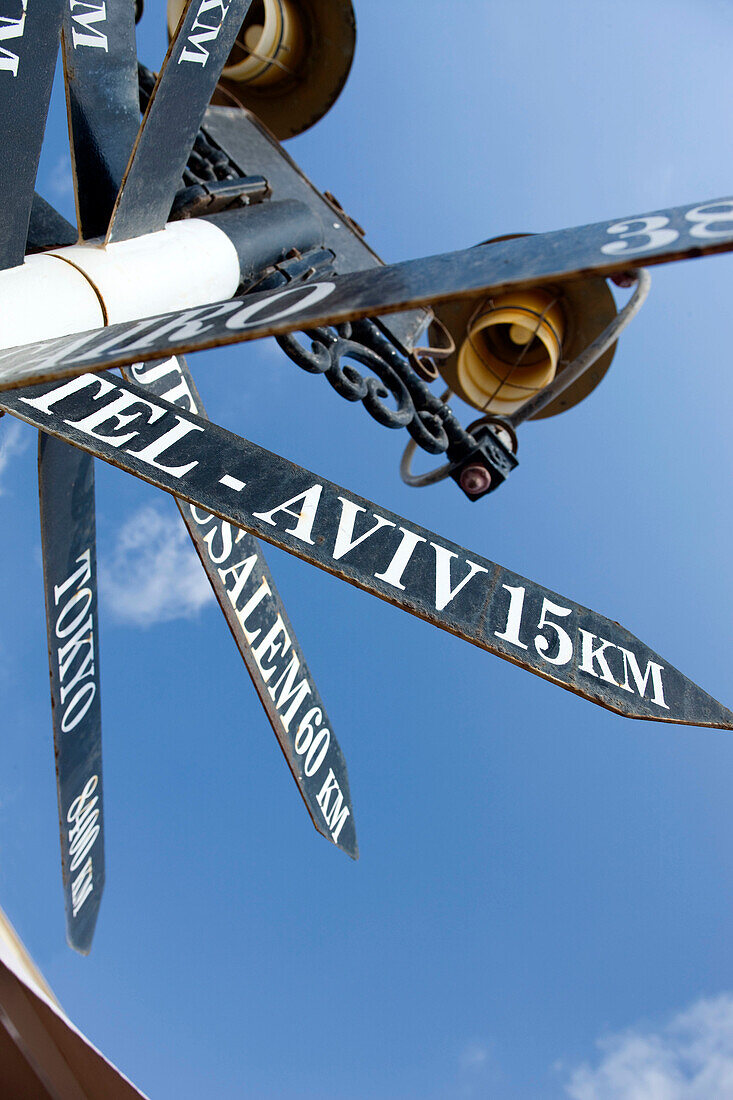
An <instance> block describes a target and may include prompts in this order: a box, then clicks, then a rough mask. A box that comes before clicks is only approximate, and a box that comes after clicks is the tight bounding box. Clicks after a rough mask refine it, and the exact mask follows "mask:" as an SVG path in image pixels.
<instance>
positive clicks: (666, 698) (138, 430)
mask: <svg viewBox="0 0 733 1100" xmlns="http://www.w3.org/2000/svg"><path fill="white" fill-rule="evenodd" d="M3 407H4V408H5V409H6V410H7V411H8V412H11V413H13V415H15V416H18V417H19V418H20V419H22V420H25V421H27V422H29V423H31V424H34V425H36V426H37V427H39V428H42V429H43V430H44V431H46V432H49V433H51V434H53V435H58V436H59V437H60V438H63V439H65V440H66V441H67V442H69V443H73V444H74V445H76V446H78V447H81V448H82V449H83V450H87V451H89V452H90V453H92V454H94V455H96V456H97V457H99V458H102V459H104V460H105V461H107V462H111V463H112V464H113V465H115V466H118V467H120V468H121V469H123V470H126V471H127V472H128V473H131V474H134V475H135V476H137V477H140V478H142V479H143V480H145V481H148V482H150V483H152V484H154V485H156V486H158V487H159V488H161V489H164V490H165V491H167V492H169V493H172V494H173V495H174V496H176V497H179V498H181V499H182V500H185V501H187V502H188V503H189V504H191V505H194V508H192V509H191V514H192V515H193V517H194V519H196V517H197V515H200V513H198V511H197V509H198V508H202V509H205V510H206V512H207V513H209V514H211V515H215V516H218V517H220V518H221V519H223V520H226V521H227V522H228V523H231V524H233V525H235V526H236V527H239V528H243V529H244V530H246V531H249V532H250V533H252V534H254V535H257V536H258V537H259V538H262V539H264V540H266V541H268V542H272V543H273V544H274V545H276V546H279V547H281V548H282V549H283V550H287V551H288V552H289V553H291V554H294V555H296V556H297V557H300V558H303V559H304V560H305V561H307V562H310V563H311V564H312V565H316V566H318V567H319V568H321V569H324V570H326V571H327V572H329V573H332V574H334V575H335V576H337V577H339V578H341V579H342V580H345V581H348V582H349V583H350V584H354V585H356V586H357V587H359V588H362V589H364V590H365V591H367V592H370V593H372V595H375V596H378V597H379V598H380V599H383V600H386V601H388V602H389V603H393V604H395V605H396V606H398V607H401V608H402V609H403V610H405V611H408V612H410V613H411V614H413V615H416V616H417V617H419V618H422V619H425V620H426V621H427V622H431V623H433V624H434V625H435V626H438V627H440V628H441V629H443V630H447V631H449V632H451V633H453V634H456V635H458V636H459V637H461V638H464V639H465V640H466V641H469V642H472V643H473V644H474V645H477V646H479V647H480V648H482V649H485V650H487V651H488V652H490V653H494V654H496V655H497V656H499V657H503V658H504V659H505V660H508V661H512V662H513V663H514V664H517V665H519V666H521V667H522V668H524V669H526V670H527V671H529V672H533V673H535V674H536V675H538V676H541V677H543V678H544V679H546V680H550V681H551V682H552V683H555V684H558V685H559V686H560V687H564V688H566V689H567V690H569V691H572V692H574V693H576V694H577V695H581V696H582V697H583V698H585V699H588V700H590V701H591V702H594V703H597V704H598V705H600V706H603V707H606V708H607V709H609V710H612V711H615V712H616V713H618V714H622V715H625V716H627V717H630V718H646V719H652V720H655V721H661V722H675V723H684V724H689V725H699V726H712V727H718V728H722V729H733V714H732V713H731V711H729V710H728V709H727V708H726V707H723V706H722V705H721V704H720V703H718V702H717V701H716V700H715V699H713V698H712V697H711V696H710V695H708V694H707V693H706V692H704V691H703V690H702V689H701V688H699V687H698V686H697V685H696V684H694V683H693V682H692V681H691V680H689V679H687V677H685V676H684V675H683V674H682V673H681V672H679V671H678V670H677V669H676V668H674V667H673V666H672V665H670V664H669V663H668V662H667V661H665V660H664V659H663V658H662V657H660V656H659V655H658V654H657V653H655V652H654V651H653V650H651V649H649V647H648V646H646V645H645V644H644V643H643V642H641V641H640V640H639V639H638V638H636V637H635V636H634V635H633V634H631V633H630V631H628V630H626V629H625V628H624V627H622V626H620V625H619V624H618V623H616V622H613V621H611V620H610V619H607V618H605V617H604V616H602V615H598V614H597V613H596V612H594V611H590V610H589V609H588V608H585V607H582V606H580V605H578V604H576V603H574V602H573V601H571V600H568V599H566V598H565V597H563V596H560V595H558V594H557V593H555V592H552V591H550V590H548V589H545V588H543V587H542V586H540V585H538V584H535V583H534V582H533V581H529V580H526V579H525V578H523V577H520V576H518V575H517V574H515V573H512V572H511V571H510V570H508V569H504V568H503V567H502V566H500V565H497V564H495V563H494V562H492V561H489V560H487V559H485V558H483V557H480V556H479V555H477V554H475V553H473V552H470V551H466V550H464V549H463V548H462V547H460V546H457V545H456V544H455V543H452V542H450V541H449V540H447V539H444V538H442V537H440V536H438V535H435V534H433V533H432V532H430V531H427V530H425V529H423V528H422V527H419V526H417V525H416V524H413V523H409V522H407V521H406V520H404V519H403V518H402V517H401V516H398V515H395V514H393V513H390V512H388V511H386V510H385V509H383V508H380V507H378V506H375V505H373V504H372V503H371V502H370V501H368V500H364V499H363V498H361V497H358V496H356V495H355V494H353V493H351V492H349V491H348V490H345V489H342V488H340V487H339V486H337V485H334V484H333V483H331V482H328V481H326V480H324V479H323V478H319V477H317V476H316V475H315V474H312V473H310V472H309V471H308V470H304V469H302V468H301V467H299V466H296V465H294V464H293V463H292V462H289V461H287V460H286V459H284V458H281V457H279V456H278V455H274V454H271V453H270V452H268V451H266V450H264V449H263V448H261V447H258V446H257V445H255V444H253V443H251V442H248V441H247V440H244V439H241V438H240V437H238V436H236V435H234V434H232V433H231V432H228V431H225V430H224V429H223V428H221V427H218V426H217V425H215V424H212V423H210V422H209V421H206V420H204V419H202V418H201V417H198V416H195V415H193V414H190V413H186V412H184V411H183V410H181V409H179V408H177V407H176V406H174V405H171V404H169V403H168V402H166V401H163V400H161V399H159V398H156V399H154V400H151V399H150V397H149V396H148V395H147V394H146V393H145V392H144V391H143V390H141V389H139V388H138V387H137V386H134V385H132V384H130V383H129V382H127V381H121V380H119V379H117V378H115V377H113V376H110V375H107V374H100V375H93V374H86V375H80V376H78V377H76V378H73V379H70V380H69V381H66V382H62V383H44V384H41V385H38V386H35V387H33V388H31V389H26V390H24V391H23V392H22V394H21V393H15V392H12V391H10V392H8V393H6V394H4V395H3ZM201 522H206V523H208V522H210V520H209V516H208V515H207V516H206V517H205V518H204V519H202V520H201ZM252 567H253V565H252V562H251V561H250V560H249V559H248V558H247V557H243V558H242V560H241V561H238V562H235V563H234V564H232V566H231V567H230V568H228V569H227V571H226V576H223V577H222V582H223V584H224V585H225V588H226V592H227V597H228V599H229V601H230V603H231V605H232V609H233V611H234V614H235V615H236V617H237V619H238V621H239V622H240V624H241V626H242V629H243V630H244V632H245V634H246V633H247V631H249V632H250V635H251V637H250V644H252V645H253V646H255V647H256V649H255V655H256V659H257V661H258V664H259V666H260V668H261V670H262V675H263V678H264V679H265V680H266V681H267V682H268V683H271V684H272V685H273V686H276V685H281V688H280V690H281V691H284V690H285V687H283V686H282V685H285V686H286V687H288V692H289V693H290V692H291V691H292V690H293V684H292V683H290V684H289V686H288V682H287V680H286V674H287V667H288V662H289V656H288V643H289V639H288V635H287V630H286V628H285V627H284V624H283V623H280V622H278V621H277V620H276V621H275V622H274V623H272V624H270V625H269V628H268V627H267V626H266V625H262V626H255V625H254V619H250V616H254V613H255V611H256V608H257V606H258V604H259V603H260V601H261V600H262V599H263V598H264V595H265V593H264V590H262V588H261V587H260V589H257V590H256V591H255V592H253V593H250V592H249V590H248V589H247V583H248V579H249V576H250V572H251V570H252ZM276 695H277V691H276ZM273 698H274V701H275V704H276V706H279V701H278V698H277V697H273ZM306 710H308V711H309V713H308V714H307V713H306ZM288 718H289V725H291V726H292V728H293V729H294V730H295V736H294V750H295V755H296V756H299V757H300V759H301V761H302V757H303V755H304V754H306V755H307V752H308V751H309V749H310V748H311V747H312V745H313V744H314V739H315V738H316V737H317V736H318V729H319V725H320V723H319V721H318V718H317V716H316V715H314V714H312V713H310V709H309V708H308V707H307V704H306V703H305V701H304V702H303V705H302V706H301V707H300V708H298V707H296V708H294V710H293V713H292V714H290V712H289V711H288ZM319 778H321V777H320V774H319ZM323 780H324V785H322V787H321V790H320V794H319V795H317V797H318V798H320V797H322V798H323V801H324V805H325V809H324V813H325V815H326V816H327V817H328V818H329V820H330V815H331V814H332V810H333V806H335V805H336V804H337V801H338V794H337V792H336V790H335V786H334V785H333V783H332V786H331V787H329V785H328V780H329V776H326V775H324V776H323ZM334 782H336V777H335V775H334ZM341 805H342V807H343V805H344V802H343V798H342V802H341Z"/></svg>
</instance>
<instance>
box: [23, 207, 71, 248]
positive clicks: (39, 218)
mask: <svg viewBox="0 0 733 1100" xmlns="http://www.w3.org/2000/svg"><path fill="white" fill-rule="evenodd" d="M76 239H77V232H76V229H75V228H74V226H73V225H72V224H71V223H70V222H67V220H66V218H64V217H62V216H61V214H59V213H58V211H57V210H54V208H53V207H52V206H51V204H50V203H48V202H46V200H45V199H44V198H42V197H41V196H40V195H39V194H38V192H36V193H35V194H34V196H33V205H32V207H31V217H30V222H29V223H28V237H27V240H26V245H25V250H26V252H27V253H28V252H45V251H46V249H48V248H63V247H64V246H65V245H69V244H76Z"/></svg>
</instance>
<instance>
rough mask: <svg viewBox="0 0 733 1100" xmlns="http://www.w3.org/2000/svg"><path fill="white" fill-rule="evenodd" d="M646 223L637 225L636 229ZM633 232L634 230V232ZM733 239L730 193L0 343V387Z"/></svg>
mask: <svg viewBox="0 0 733 1100" xmlns="http://www.w3.org/2000/svg"><path fill="white" fill-rule="evenodd" d="M641 226H645V227H646V228H645V229H643V230H642V229H641V228H640V227H641ZM637 238H638V239H637ZM731 249H733V199H718V200H713V201H710V202H707V203H702V204H694V205H690V206H682V207H676V208H674V209H671V210H666V211H663V212H661V213H658V214H651V215H643V216H642V217H638V218H626V219H624V220H615V221H611V222H599V223H597V224H595V225H589V226H581V227H579V228H576V229H564V230H560V231H558V232H555V233H544V234H538V235H536V236H534V237H521V238H515V239H514V240H507V241H499V242H495V243H493V244H488V245H480V246H478V247H476V248H469V249H465V250H463V251H461V252H447V253H444V254H443V255H440V256H432V257H428V258H426V259H422V260H408V261H406V262H404V263H400V264H392V265H390V266H388V267H381V268H374V269H373V270H371V271H359V272H354V273H352V274H347V275H335V276H334V277H333V278H332V279H329V280H318V281H316V282H310V283H302V284H298V285H297V286H293V287H285V288H284V289H282V290H274V291H269V292H264V293H261V294H248V295H247V296H246V297H245V298H233V299H231V300H230V301H228V302H218V303H215V304H213V305H209V306H200V307H197V308H195V309H186V310H180V311H178V312H175V313H168V314H164V315H163V316H161V317H152V318H148V319H147V320H144V321H129V322H124V323H123V324H119V325H111V326H109V328H104V329H95V330H93V331H92V332H89V333H86V334H82V335H72V336H63V337H59V338H58V339H54V340H48V341H44V342H42V343H38V344H27V345H24V346H23V347H22V348H11V349H7V350H5V351H3V352H0V389H3V390H4V389H8V388H11V387H13V386H23V385H29V384H34V383H35V382H37V381H45V380H51V379H55V378H56V379H57V378H63V377H68V376H71V375H74V374H80V373H82V372H84V371H89V370H104V369H105V368H106V367H113V366H125V365H128V364H130V363H135V362H137V361H139V360H140V359H156V358H167V357H168V356H170V355H174V354H175V355H181V354H185V353H186V352H189V351H198V350H200V349H202V348H210V347H217V346H219V345H223V344H236V343H240V342H241V341H243V340H255V339H258V338H259V337H261V336H269V335H279V334H280V333H285V332H292V331H295V330H298V329H309V328H315V327H318V326H321V325H330V324H337V323H342V322H345V321H350V320H354V319H358V318H362V317H370V316H378V315H379V314H380V313H383V312H387V311H398V310H401V309H404V308H407V307H411V306H414V305H425V304H429V303H430V302H436V301H438V300H441V299H450V298H461V297H470V296H472V295H473V296H477V297H478V296H483V295H486V294H488V293H490V292H492V293H493V292H498V291H503V290H506V289H509V288H511V287H518V286H532V285H535V284H537V283H538V282H542V281H543V280H547V279H552V280H558V281H559V280H562V279H565V278H577V276H578V275H582V274H583V273H584V272H593V273H596V274H603V275H611V274H613V273H614V272H617V271H625V270H628V269H629V268H632V267H640V266H643V267H650V266H651V265H652V264H661V263H670V262H671V261H674V260H683V259H691V258H693V257H696V256H702V255H707V254H712V253H716V252H728V251H730V250H731Z"/></svg>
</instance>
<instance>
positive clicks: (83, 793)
mask: <svg viewBox="0 0 733 1100" xmlns="http://www.w3.org/2000/svg"><path fill="white" fill-rule="evenodd" d="M38 444H39V447H38V482H39V490H40V501H41V543H42V547H43V575H44V581H45V591H46V624H47V630H48V657H49V668H50V671H51V705H52V713H53V734H54V747H55V751H56V777H57V783H56V787H57V794H58V803H59V819H60V824H61V865H62V870H63V878H64V897H65V902H66V936H67V939H68V941H69V943H70V945H71V946H72V947H73V948H74V949H75V950H76V951H80V952H81V953H82V954H85V955H86V954H87V953H88V951H89V949H90V947H91V944H92V936H93V934H94V926H95V924H96V921H97V915H98V912H99V905H100V902H101V900H102V890H103V887H104V817H103V799H102V715H101V706H100V691H99V631H98V629H97V627H98V620H97V552H96V536H95V522H94V462H93V460H92V459H91V458H90V456H89V455H88V454H84V453H83V452H82V451H79V450H78V448H76V447H69V446H68V445H67V444H66V443H63V442H61V440H59V439H57V438H55V437H54V436H51V435H46V434H45V433H43V432H41V433H40V434H39V437H38Z"/></svg>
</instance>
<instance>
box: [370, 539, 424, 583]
mask: <svg viewBox="0 0 733 1100" xmlns="http://www.w3.org/2000/svg"><path fill="white" fill-rule="evenodd" d="M399 530H400V531H401V532H402V542H401V543H400V545H399V546H398V547H397V552H396V554H395V556H394V557H393V558H392V561H391V562H390V563H389V565H388V566H387V568H386V569H385V571H384V573H375V574H374V576H375V577H377V579H378V580H380V581H384V582H385V584H391V585H392V587H393V588H402V589H404V587H405V586H404V584H402V574H403V573H404V571H405V569H406V568H407V564H408V562H409V560H410V558H411V557H412V555H413V553H414V551H415V547H416V546H417V545H418V543H420V542H426V541H427V540H426V539H424V538H423V537H422V535H416V534H415V533H414V532H413V531H407V530H406V529H405V528H404V527H400V528H399Z"/></svg>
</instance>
